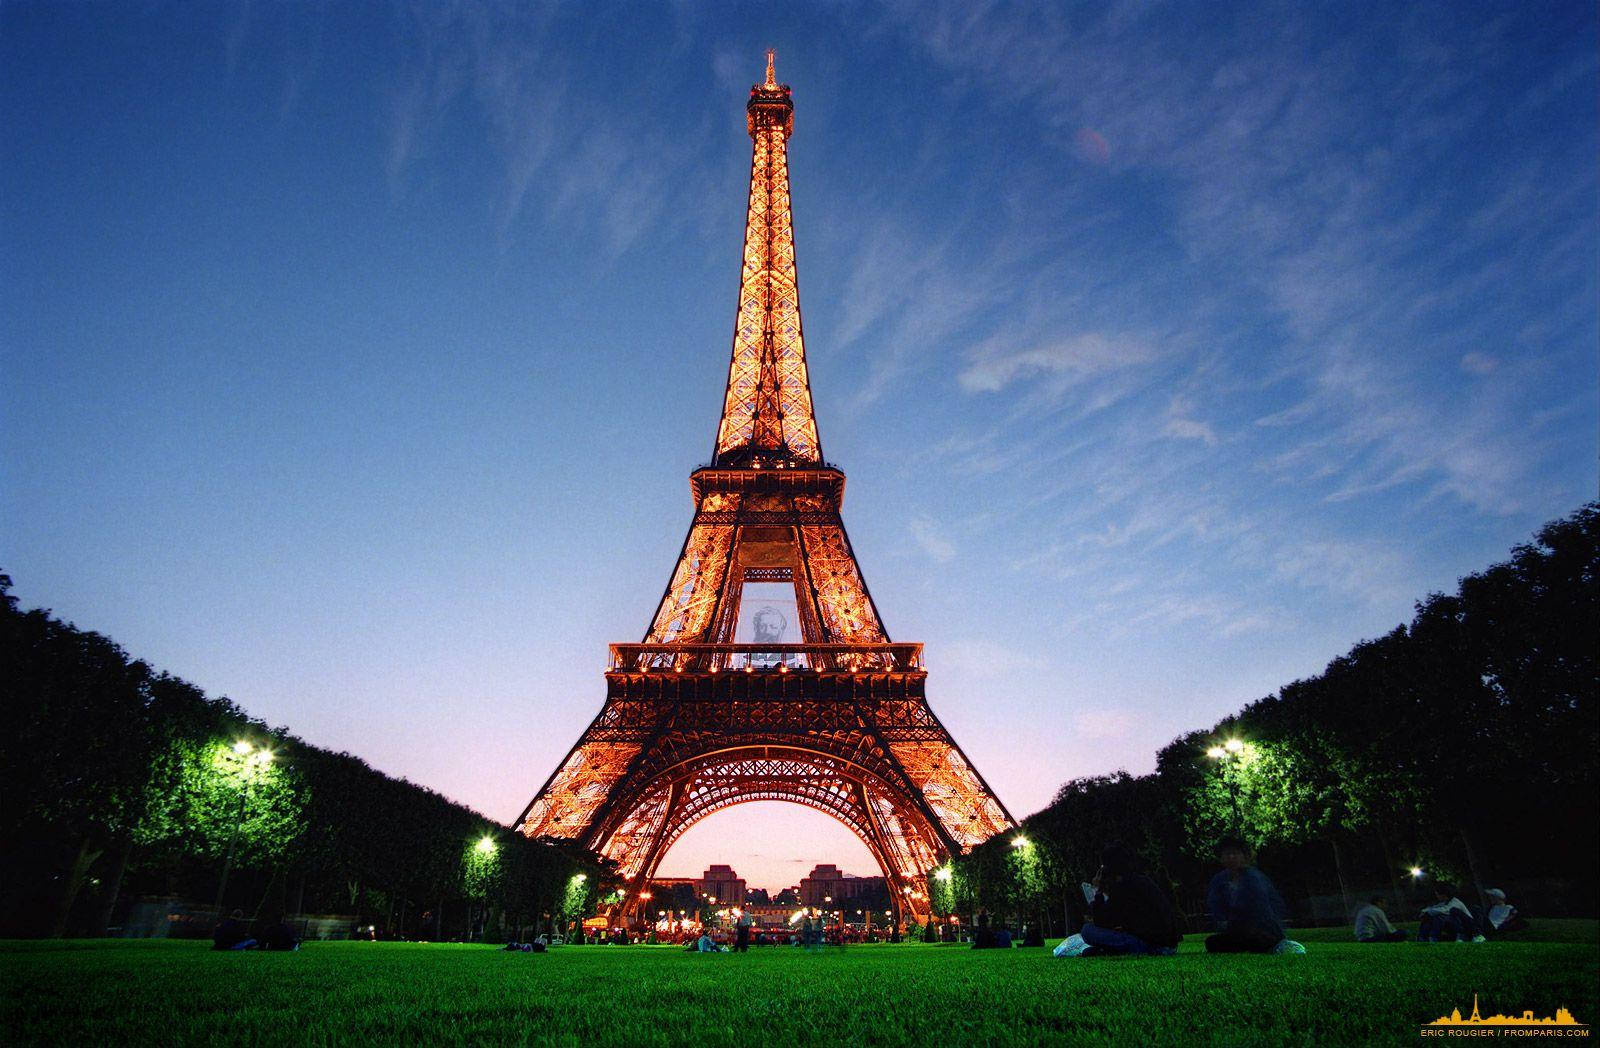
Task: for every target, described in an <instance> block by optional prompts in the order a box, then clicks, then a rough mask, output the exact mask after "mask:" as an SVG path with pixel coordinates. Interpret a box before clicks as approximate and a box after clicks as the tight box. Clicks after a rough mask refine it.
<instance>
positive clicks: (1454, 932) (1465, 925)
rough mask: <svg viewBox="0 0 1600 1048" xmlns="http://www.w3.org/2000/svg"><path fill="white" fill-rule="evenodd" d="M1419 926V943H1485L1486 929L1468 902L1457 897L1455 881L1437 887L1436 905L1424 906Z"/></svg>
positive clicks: (1435, 886)
mask: <svg viewBox="0 0 1600 1048" xmlns="http://www.w3.org/2000/svg"><path fill="white" fill-rule="evenodd" d="M1420 916H1421V918H1422V923H1421V924H1419V925H1418V926H1417V941H1418V942H1483V932H1482V931H1481V930H1480V929H1479V928H1478V921H1477V918H1475V917H1473V916H1472V911H1471V910H1470V909H1468V908H1467V904H1466V903H1464V902H1462V901H1461V900H1460V899H1459V898H1457V897H1456V889H1455V886H1454V885H1452V884H1447V883H1445V882H1444V881H1438V882H1436V883H1435V884H1434V886H1433V905H1432V906H1427V907H1424V908H1423V910H1422V913H1421V915H1420Z"/></svg>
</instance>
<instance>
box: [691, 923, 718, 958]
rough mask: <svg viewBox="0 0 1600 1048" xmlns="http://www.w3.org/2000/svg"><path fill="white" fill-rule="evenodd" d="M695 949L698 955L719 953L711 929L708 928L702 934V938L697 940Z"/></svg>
mask: <svg viewBox="0 0 1600 1048" xmlns="http://www.w3.org/2000/svg"><path fill="white" fill-rule="evenodd" d="M694 949H695V952H696V953H716V952H717V941H716V940H715V939H713V938H712V937H711V929H709V928H707V929H706V930H705V931H703V932H701V933H700V938H698V939H696V940H695V943H694Z"/></svg>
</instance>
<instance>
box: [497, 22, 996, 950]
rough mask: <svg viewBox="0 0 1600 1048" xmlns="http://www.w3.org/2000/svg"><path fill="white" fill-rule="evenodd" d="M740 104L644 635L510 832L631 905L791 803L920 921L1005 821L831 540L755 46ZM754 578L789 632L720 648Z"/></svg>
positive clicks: (832, 525)
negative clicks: (716, 385) (723, 822)
mask: <svg viewBox="0 0 1600 1048" xmlns="http://www.w3.org/2000/svg"><path fill="white" fill-rule="evenodd" d="M745 112H746V122H747V124H748V127H749V131H750V137H751V138H752V139H753V140H754V142H755V146H754V154H753V159H752V161H751V165H750V205H749V210H748V212H747V219H746V223H745V240H744V268H743V272H742V276H741V279H740V285H739V310H738V315H737V319H736V320H735V322H734V329H733V360H732V363H731V365H730V367H729V369H728V390H727V395H726V397H725V398H724V400H723V409H722V421H721V424H720V425H719V426H718V427H717V440H716V447H715V449H714V451H713V454H712V459H711V462H710V463H709V464H707V465H704V466H701V467H699V468H698V469H696V470H695V471H694V472H693V473H692V474H690V477H689V489H690V492H691V494H692V496H693V499H694V507H695V513H694V520H693V523H692V524H690V526H689V534H688V536H687V537H686V538H685V539H684V543H683V551H682V552H681V553H680V554H679V556H678V564H677V567H676V569H675V570H674V571H673V573H672V577H671V580H670V581H669V582H668V583H667V588H666V592H665V593H664V594H662V597H661V603H660V605H659V606H658V607H657V609H656V614H655V618H654V620H653V621H652V622H651V625H650V629H649V631H648V632H647V633H646V634H645V638H644V641H643V643H640V644H613V645H611V657H610V663H609V667H608V669H607V671H606V700H605V705H604V706H603V707H602V708H601V710H600V713H599V715H598V716H596V717H595V719H594V722H593V723H592V724H590V725H589V728H588V730H586V731H585V732H584V733H583V736H582V738H580V739H579V740H578V742H577V744H576V745H575V746H573V748H572V750H571V751H570V752H569V753H568V754H567V756H566V759H565V760H563V761H562V762H561V764H560V766H559V767H558V768H557V769H556V770H555V772H554V773H552V774H551V776H550V778H549V779H548V780H546V782H545V784H544V786H543V787H541V788H540V790H539V793H538V795H537V796H535V797H534V799H533V801H532V802H531V803H530V804H529V805H528V807H527V808H526V809H525V810H524V811H523V813H522V816H521V817H520V819H519V820H518V823H517V827H518V829H519V831H520V832H522V833H524V834H526V835H527V836H529V837H555V838H565V839H574V840H577V841H579V842H581V843H582V844H583V845H585V846H586V847H589V848H591V849H593V850H595V851H596V852H598V853H600V854H601V855H603V856H606V857H608V858H610V859H613V860H615V861H616V863H617V865H618V868H619V870H620V871H621V874H622V876H623V878H624V880H625V881H626V887H625V894H624V896H623V900H624V901H623V903H622V905H621V907H620V908H619V915H620V916H622V917H624V918H632V917H636V916H637V915H638V914H639V907H640V905H641V899H640V894H641V890H642V889H644V888H645V886H646V885H648V883H649V881H650V878H651V877H653V876H654V875H655V872H656V868H657V866H658V865H659V864H660V862H661V859H662V857H663V856H664V855H665V854H666V853H667V851H668V849H670V848H671V847H672V845H673V843H674V842H675V841H677V840H678V838H679V837H680V836H682V834H683V833H684V831H686V830H687V829H688V828H689V827H690V826H692V825H694V824H695V823H696V822H698V821H699V820H700V819H703V818H705V817H706V816H707V815H710V814H711V813H713V812H716V811H719V810H721V809H723V808H726V807H729V806H730V805H734V804H739V803H741V802H744V801H758V800H776V801H791V802H794V803H797V804H803V805H806V806H808V807H811V808H814V809H817V810H819V811H823V812H826V813H827V814H829V815H831V816H833V817H834V818H836V819H838V820H839V821H840V822H842V823H844V824H845V825H846V826H848V827H849V828H850V829H851V830H853V831H855V833H856V834H857V835H858V836H859V837H860V838H861V839H862V841H863V842H865V844H866V846H867V848H868V849H869V850H870V851H871V852H872V855H873V857H874V858H875V859H876V860H877V861H878V864H879V865H880V866H881V867H882V868H883V872H884V875H885V877H886V879H887V881H888V884H889V888H890V892H891V897H892V898H893V899H894V901H895V906H896V909H897V912H898V915H899V916H900V917H902V918H904V917H910V918H913V919H925V918H926V916H927V914H928V884H927V877H928V874H929V872H930V871H931V870H933V869H934V867H936V866H938V865H939V864H940V863H942V862H943V861H944V860H945V859H946V858H947V857H948V856H950V855H954V854H959V853H961V852H962V851H965V850H966V849H969V848H971V847H972V846H973V845H975V844H978V843H980V842H981V841H984V840H986V839H988V838H989V837H991V836H993V835H994V834H996V833H1000V832H1002V831H1004V830H1007V829H1009V828H1011V827H1012V826H1014V825H1015V823H1014V822H1013V821H1012V819H1011V816H1010V814H1009V813H1008V812H1007V811H1006V810H1005V808H1004V807H1003V806H1002V805H1001V804H1000V802H999V800H997V799H996V798H995V796H994V793H993V792H992V791H991V790H990V789H989V787H988V785H987V784H986V783H985V782H984V781H983V778H982V777H981V776H980V775H979V774H978V772H977V769H975V768H974V767H973V766H972V763H971V762H970V761H969V760H967V758H966V756H965V755H964V754H963V753H962V752H961V749H960V747H958V746H957V745H956V744H955V741H954V740H953V739H952V738H951V737H950V734H949V732H947V731H946V730H945V728H944V725H943V724H941V723H940V722H939V718H938V717H936V716H934V713H933V710H932V709H931V708H929V706H928V701H927V698H926V682H927V677H928V674H927V671H926V670H925V669H924V668H923V664H922V645H921V644H906V643H893V642H891V641H890V640H889V635H888V632H887V631H886V630H885V629H884V626H883V620H882V619H881V618H880V617H879V615H878V609H877V606H876V605H875V604H874V603H873V601H872V594H871V593H869V592H868V591H867V584H866V582H865V580H864V579H863V578H862V574H861V569H860V567H859V566H858V565H857V563H856V557H855V552H854V551H853V550H852V549H851V548H850V539H849V536H848V535H846V534H845V529H844V522H843V519H842V518H841V517H840V505H841V503H842V501H843V498H844V474H843V473H842V472H840V471H839V470H838V469H837V468H836V467H834V466H832V465H830V464H828V463H827V462H826V461H824V459H823V457H822V445H821V441H820V440H819V439H818V435H817V421H816V417H815V415H814V414H813V413H812V407H811V383H810V379H809V377H808V374H807V371H806V356H805V343H804V341H803V339H802V336H801V328H800V296H799V289H798V286H797V284H796V278H795V254H794V233H793V228H792V224H791V215H790V209H789V165H788V158H787V154H786V148H787V143H788V139H789V136H790V134H791V133H792V131H793V128H794V103H793V102H792V101H791V99H790V91H789V86H788V85H787V84H779V83H778V82H777V80H776V78H775V76H774V71H773V56H772V52H771V51H768V52H767V75H766V80H765V82H764V83H761V84H757V85H755V86H754V87H752V88H751V89H750V101H749V103H748V104H747V105H746V107H745ZM750 583H768V584H773V583H776V584H785V583H787V584H789V585H790V586H792V587H793V591H794V602H795V609H796V611H797V615H796V617H797V618H798V620H799V622H798V625H799V628H800V633H801V635H802V640H801V642H800V643H781V642H777V641H774V640H773V639H771V637H770V634H772V633H773V632H774V630H772V629H771V628H770V627H771V625H772V623H771V621H770V620H769V623H768V627H769V628H768V629H767V630H766V631H765V632H766V633H767V634H769V636H768V637H767V638H765V639H762V638H759V637H758V640H757V642H756V643H735V633H736V632H737V631H738V629H739V624H740V605H741V599H742V597H743V595H744V589H745V586H746V585H747V584H750ZM779 592H783V591H782V590H779ZM758 625H759V623H758ZM757 632H758V633H760V632H762V631H760V630H759V629H758V631H757Z"/></svg>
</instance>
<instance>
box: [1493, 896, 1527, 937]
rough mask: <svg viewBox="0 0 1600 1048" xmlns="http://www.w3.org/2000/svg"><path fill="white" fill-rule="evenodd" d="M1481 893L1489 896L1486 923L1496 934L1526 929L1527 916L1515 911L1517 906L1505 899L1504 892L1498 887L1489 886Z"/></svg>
mask: <svg viewBox="0 0 1600 1048" xmlns="http://www.w3.org/2000/svg"><path fill="white" fill-rule="evenodd" d="M1483 894H1485V895H1487V896H1488V897H1489V913H1488V914H1487V917H1488V924H1489V927H1490V928H1492V929H1494V931H1495V932H1496V933H1497V934H1500V935H1504V934H1505V933H1506V932H1520V931H1526V930H1527V927H1528V921H1527V918H1525V917H1523V916H1522V914H1520V913H1518V912H1517V908H1516V907H1515V906H1513V905H1511V903H1510V902H1509V901H1507V899H1506V893H1505V892H1503V891H1501V890H1500V889H1499V888H1490V889H1489V890H1488V891H1486V892H1484V893H1483Z"/></svg>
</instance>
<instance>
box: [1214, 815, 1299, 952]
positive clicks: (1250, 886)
mask: <svg viewBox="0 0 1600 1048" xmlns="http://www.w3.org/2000/svg"><path fill="white" fill-rule="evenodd" d="M1217 861H1218V862H1220V863H1221V864H1222V871H1221V872H1220V873H1218V874H1217V875H1216V876H1215V877H1213V878H1211V884H1210V885H1209V886H1208V887H1207V888H1206V908H1207V909H1208V910H1210V911H1211V920H1212V923H1214V924H1215V925H1216V926H1217V934H1215V935H1212V936H1209V937H1208V938H1207V939H1206V952H1207V953H1305V952H1306V950H1305V947H1304V946H1301V945H1300V944H1299V943H1297V942H1295V941H1294V940H1292V939H1290V938H1288V937H1287V936H1285V935H1284V933H1283V915H1284V913H1285V912H1286V908H1285V906H1284V905H1283V897H1282V896H1281V895H1279V894H1278V889H1277V888H1274V887H1273V886H1272V882H1271V881H1270V880H1268V879H1267V875H1266V874H1264V873H1262V872H1261V871H1260V870H1258V869H1256V868H1255V867H1254V866H1252V865H1250V853H1249V850H1248V849H1247V848H1246V846H1245V843H1244V841H1242V840H1240V839H1239V838H1238V837H1224V838H1222V840H1220V841H1218V842H1217Z"/></svg>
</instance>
